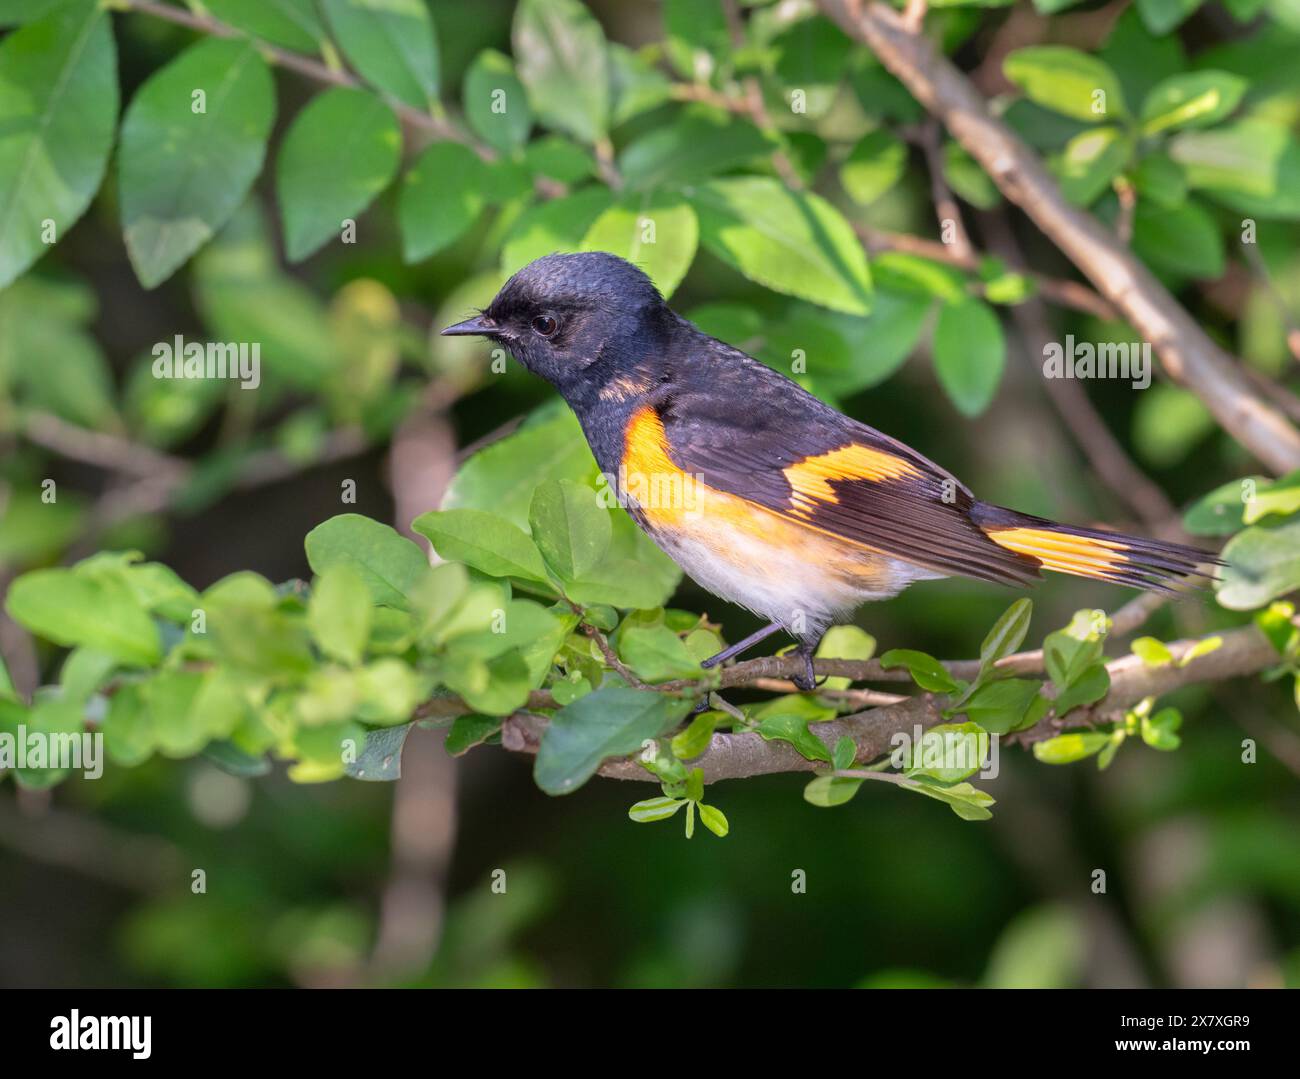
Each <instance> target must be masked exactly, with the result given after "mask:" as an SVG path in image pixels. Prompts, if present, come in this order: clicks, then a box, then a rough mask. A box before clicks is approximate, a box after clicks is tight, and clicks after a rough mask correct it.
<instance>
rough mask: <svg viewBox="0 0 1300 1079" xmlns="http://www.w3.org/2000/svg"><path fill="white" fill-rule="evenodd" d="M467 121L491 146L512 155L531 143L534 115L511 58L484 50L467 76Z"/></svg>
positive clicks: (462, 98) (464, 91) (463, 96)
mask: <svg viewBox="0 0 1300 1079" xmlns="http://www.w3.org/2000/svg"><path fill="white" fill-rule="evenodd" d="M461 100H462V103H463V104H464V106H465V118H466V119H467V120H468V121H469V126H470V127H471V128H473V129H474V131H475V133H476V134H477V135H478V136H479V137H480V138H481V139H482V140H483V141H484V142H486V143H487V144H488V145H489V146H491V147H493V148H495V149H497V150H499V151H501V153H503V154H508V153H510V152H511V151H512V150H517V149H518V148H519V147H521V146H523V145H524V143H526V142H527V141H528V132H529V131H530V130H531V129H532V126H533V111H532V109H531V108H529V106H528V98H527V97H526V96H525V94H524V87H523V83H521V82H520V81H519V79H518V77H517V76H516V75H515V65H514V62H513V61H512V60H511V59H510V57H508V56H505V55H503V54H502V53H499V52H497V51H496V49H484V50H483V51H482V52H481V53H479V54H478V56H476V57H475V58H474V62H473V63H472V64H470V66H469V70H467V71H466V72H465V88H464V90H463V92H462V95H461Z"/></svg>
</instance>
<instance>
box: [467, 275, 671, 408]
mask: <svg viewBox="0 0 1300 1079" xmlns="http://www.w3.org/2000/svg"><path fill="white" fill-rule="evenodd" d="M672 317H673V316H672V315H671V312H669V310H668V306H667V305H666V304H665V303H664V300H663V297H662V296H661V295H660V294H659V290H658V289H656V288H655V286H654V284H653V283H652V282H651V280H650V278H649V277H647V276H646V275H645V274H644V273H643V272H642V271H641V270H639V269H637V268H636V267H635V266H633V265H632V264H631V263H630V262H627V261H626V260H624V259H621V258H619V257H618V256H617V255H610V254H607V253H606V252H604V251H586V252H582V253H580V254H575V255H547V256H545V257H544V258H539V259H535V260H534V261H532V262H530V263H529V264H528V265H527V266H525V267H524V268H523V269H522V270H520V271H519V272H518V273H516V274H515V275H514V276H513V277H511V278H510V280H509V281H507V282H506V283H505V284H504V285H503V286H502V287H501V291H500V292H498V293H497V294H496V298H495V299H493V301H492V302H491V303H490V304H488V306H487V307H486V308H484V309H483V311H481V312H480V313H479V314H478V315H476V316H474V317H473V318H470V319H466V320H465V321H464V322H458V323H456V325H454V326H448V327H447V328H446V329H445V330H443V331H442V332H443V334H444V335H448V336H457V335H467V334H478V335H481V336H483V337H488V338H491V339H492V340H493V341H497V342H499V343H500V344H502V345H504V346H505V347H506V348H508V349H509V350H510V351H511V352H512V353H513V354H514V356H515V357H516V358H517V359H518V360H519V362H520V363H522V364H523V365H524V366H525V367H526V368H527V369H528V370H529V371H532V372H533V373H534V374H536V375H540V376H541V377H542V378H544V379H546V380H547V381H548V382H550V383H551V384H552V385H554V386H555V388H556V389H558V390H559V391H560V393H561V394H563V395H564V396H565V397H566V398H569V399H570V400H573V398H575V397H577V396H580V395H581V391H582V390H583V389H585V388H591V387H593V385H594V386H595V388H599V384H601V383H604V382H605V381H607V380H609V379H610V378H613V377H616V376H617V375H619V374H622V373H625V372H626V371H627V370H628V369H629V368H631V367H632V366H635V365H636V364H638V363H640V362H642V360H644V358H645V355H646V353H647V351H648V349H649V347H650V345H651V343H652V342H653V341H654V340H655V338H656V337H657V335H658V333H659V332H661V330H662V328H663V327H664V326H665V325H666V320H671V319H672Z"/></svg>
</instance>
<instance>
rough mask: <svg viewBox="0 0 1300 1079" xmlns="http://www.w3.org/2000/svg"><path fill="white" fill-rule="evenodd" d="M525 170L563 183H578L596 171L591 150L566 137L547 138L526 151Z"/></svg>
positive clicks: (542, 138) (554, 136)
mask: <svg viewBox="0 0 1300 1079" xmlns="http://www.w3.org/2000/svg"><path fill="white" fill-rule="evenodd" d="M523 161H524V167H525V168H526V169H527V170H528V171H529V172H531V173H532V174H533V175H534V176H546V177H549V178H550V179H552V180H557V181H558V182H560V183H562V184H576V183H577V182H578V181H579V180H585V179H587V178H588V177H589V176H591V175H592V173H593V172H594V171H595V162H594V161H593V160H592V156H591V154H590V152H589V151H587V150H584V149H583V148H582V147H581V146H579V145H578V144H577V143H576V142H571V141H570V140H569V139H566V138H564V137H563V136H562V135H543V136H542V137H541V138H540V139H534V140H533V141H532V142H530V143H529V144H528V147H527V149H525V150H524V158H523Z"/></svg>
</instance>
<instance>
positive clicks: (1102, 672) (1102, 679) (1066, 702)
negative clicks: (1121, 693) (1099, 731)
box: [1052, 660, 1110, 717]
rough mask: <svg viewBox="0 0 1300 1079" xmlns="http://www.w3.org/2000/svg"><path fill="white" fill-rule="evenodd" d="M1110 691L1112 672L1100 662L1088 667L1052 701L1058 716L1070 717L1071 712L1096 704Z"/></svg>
mask: <svg viewBox="0 0 1300 1079" xmlns="http://www.w3.org/2000/svg"><path fill="white" fill-rule="evenodd" d="M1109 691H1110V672H1109V671H1107V670H1106V665H1105V664H1104V663H1102V662H1101V661H1100V660H1099V661H1098V662H1096V663H1094V664H1092V665H1091V666H1090V667H1087V668H1086V669H1085V670H1084V671H1083V673H1082V674H1080V675H1079V677H1077V678H1076V679H1075V680H1074V681H1073V682H1071V683H1070V684H1069V686H1067V687H1066V688H1065V689H1062V690H1061V692H1060V693H1058V694H1057V695H1056V697H1055V698H1054V699H1053V701H1052V707H1053V708H1054V709H1055V710H1056V714H1057V715H1058V716H1061V717H1064V716H1066V715H1069V713H1070V712H1071V710H1073V709H1075V708H1082V707H1084V706H1086V705H1089V704H1096V703H1097V702H1098V701H1099V700H1101V699H1102V698H1103V697H1104V696H1106V694H1107V693H1108V692H1109Z"/></svg>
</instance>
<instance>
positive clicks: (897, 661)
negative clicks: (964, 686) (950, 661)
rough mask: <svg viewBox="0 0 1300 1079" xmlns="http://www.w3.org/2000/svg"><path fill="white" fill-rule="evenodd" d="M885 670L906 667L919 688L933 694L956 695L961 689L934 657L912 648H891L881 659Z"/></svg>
mask: <svg viewBox="0 0 1300 1079" xmlns="http://www.w3.org/2000/svg"><path fill="white" fill-rule="evenodd" d="M880 665H881V666H882V667H884V668H885V670H892V669H893V668H894V667H906V668H907V670H908V672H909V673H910V674H911V676H912V681H914V682H915V683H916V684H917V685H918V686H920V687H921V688H922V689H924V690H929V691H930V692H931V693H956V692H957V691H958V690H959V689H960V688H961V687H960V686H958V684H957V682H956V680H955V679H954V678H953V676H952V675H950V674H949V673H948V671H947V670H946V669H945V668H944V665H943V664H942V663H940V662H939V661H938V660H937V659H935V658H934V656H931V655H927V654H926V653H925V652H917V651H914V650H913V649H911V648H891V649H890V650H889V651H888V652H886V653H885V654H884V655H883V656H881V657H880Z"/></svg>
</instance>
